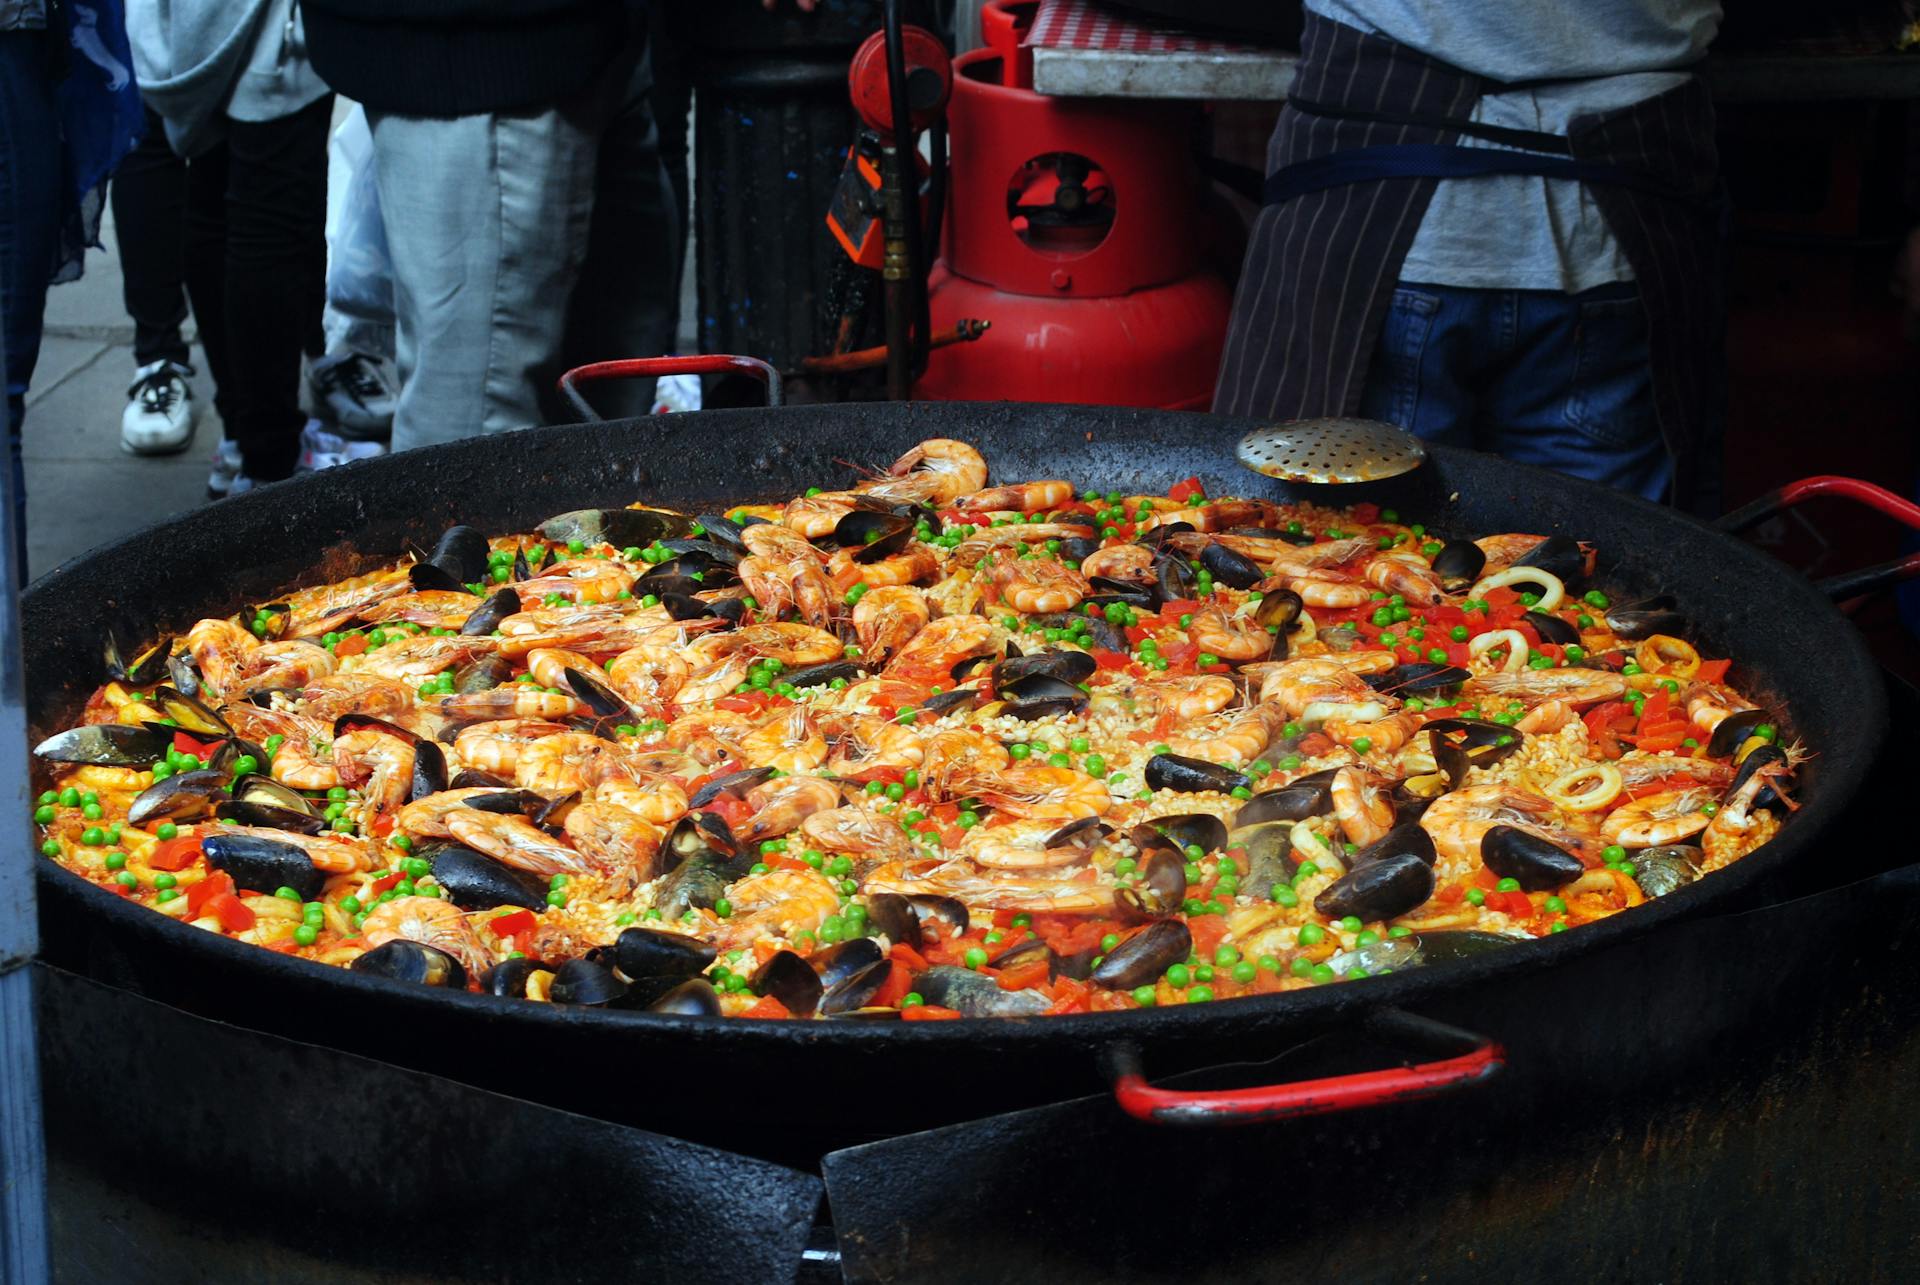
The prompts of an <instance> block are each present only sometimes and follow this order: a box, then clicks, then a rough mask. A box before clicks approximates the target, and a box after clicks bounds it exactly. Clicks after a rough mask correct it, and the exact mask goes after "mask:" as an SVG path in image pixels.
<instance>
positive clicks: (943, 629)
mask: <svg viewBox="0 0 1920 1285" xmlns="http://www.w3.org/2000/svg"><path fill="white" fill-rule="evenodd" d="M997 647H998V644H997V642H996V641H995V635H994V630H993V626H992V625H990V624H988V623H987V622H986V621H985V620H983V619H981V618H980V617H979V616H943V617H941V618H940V619H939V620H936V621H934V622H933V623H932V624H930V625H928V626H927V627H926V628H925V629H922V630H921V631H920V632H919V633H917V634H915V635H914V636H913V637H912V638H911V639H910V640H908V642H907V644H906V645H905V646H903V647H902V648H901V649H900V650H899V651H898V652H896V653H895V654H894V657H893V660H892V661H891V662H889V664H888V665H887V669H886V673H887V676H888V677H890V678H903V679H909V680H915V679H917V680H924V681H926V682H930V683H945V682H950V681H951V680H952V676H953V667H954V666H955V665H957V664H959V663H960V662H961V661H963V660H968V659H970V658H972V657H974V656H984V655H987V654H988V653H989V652H994V651H996V650H997Z"/></svg>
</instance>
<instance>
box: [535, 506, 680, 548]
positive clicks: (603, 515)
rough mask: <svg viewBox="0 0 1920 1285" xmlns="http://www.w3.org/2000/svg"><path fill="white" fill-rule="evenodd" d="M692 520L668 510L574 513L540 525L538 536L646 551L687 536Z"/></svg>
mask: <svg viewBox="0 0 1920 1285" xmlns="http://www.w3.org/2000/svg"><path fill="white" fill-rule="evenodd" d="M692 529H693V519H692V518H690V517H688V516H687V515H686V514H684V513H675V512H673V511H672V510H670V509H574V510H572V511H571V512H568V513H557V514H555V515H554V516H553V517H550V518H548V519H547V520H546V521H545V522H542V523H541V524H540V534H541V535H543V536H545V537H546V538H547V539H549V540H556V541H559V542H561V543H563V544H564V543H566V542H568V541H572V540H579V541H581V542H582V543H583V544H586V545H588V546H592V545H596V544H602V543H605V544H610V545H612V546H613V547H614V548H616V549H629V548H633V547H635V546H638V547H641V548H645V547H646V546H647V545H650V544H652V543H653V542H654V541H655V540H668V539H672V538H673V537H674V536H677V535H686V534H687V533H688V532H689V531H691V530H692Z"/></svg>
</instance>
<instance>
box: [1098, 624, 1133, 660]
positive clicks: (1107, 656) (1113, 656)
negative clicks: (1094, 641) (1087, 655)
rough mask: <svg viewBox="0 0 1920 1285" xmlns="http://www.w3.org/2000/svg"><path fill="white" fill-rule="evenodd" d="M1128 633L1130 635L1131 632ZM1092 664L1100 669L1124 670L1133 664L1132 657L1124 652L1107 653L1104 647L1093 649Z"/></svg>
mask: <svg viewBox="0 0 1920 1285" xmlns="http://www.w3.org/2000/svg"><path fill="white" fill-rule="evenodd" d="M1128 632H1129V633H1131V632H1132V630H1129V631H1128ZM1136 641H1137V640H1136ZM1093 663H1094V664H1095V665H1096V666H1098V667H1099V668H1101V669H1125V668H1126V667H1127V666H1128V665H1131V664H1132V663H1133V657H1131V656H1129V655H1127V653H1126V652H1124V651H1108V650H1107V649H1106V648H1105V647H1096V648H1094V649H1093Z"/></svg>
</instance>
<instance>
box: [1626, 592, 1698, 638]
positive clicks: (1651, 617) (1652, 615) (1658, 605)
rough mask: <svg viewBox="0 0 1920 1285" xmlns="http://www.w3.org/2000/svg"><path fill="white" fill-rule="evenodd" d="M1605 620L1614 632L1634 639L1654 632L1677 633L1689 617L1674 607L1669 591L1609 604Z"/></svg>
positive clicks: (1682, 631) (1682, 630) (1685, 625)
mask: <svg viewBox="0 0 1920 1285" xmlns="http://www.w3.org/2000/svg"><path fill="white" fill-rule="evenodd" d="M1606 622H1607V628H1609V629H1611V630H1613V632H1614V633H1615V634H1618V635H1619V636H1620V637H1622V638H1626V639H1629V640H1631V641H1635V642H1637V641H1639V640H1640V639H1642V638H1651V637H1652V636H1653V635H1654V634H1672V635H1675V636H1678V635H1679V634H1682V633H1684V632H1686V628H1687V618H1686V617H1685V616H1683V615H1681V614H1680V612H1679V611H1678V610H1676V609H1675V607H1674V603H1673V599H1672V598H1671V597H1669V596H1667V595H1666V594H1660V595H1658V596H1656V597H1652V598H1643V599H1641V600H1640V601H1639V602H1626V603H1616V604H1615V605H1613V606H1611V607H1609V608H1607V614H1606Z"/></svg>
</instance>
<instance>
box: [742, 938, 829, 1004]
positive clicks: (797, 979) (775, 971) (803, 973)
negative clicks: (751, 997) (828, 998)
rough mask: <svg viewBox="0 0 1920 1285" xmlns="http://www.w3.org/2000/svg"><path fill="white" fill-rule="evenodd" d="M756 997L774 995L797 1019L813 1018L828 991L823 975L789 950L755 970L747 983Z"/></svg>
mask: <svg viewBox="0 0 1920 1285" xmlns="http://www.w3.org/2000/svg"><path fill="white" fill-rule="evenodd" d="M748 985H749V987H751V989H752V990H753V993H754V994H755V995H771V996H773V997H774V998H775V999H777V1000H779V1001H780V1003H781V1005H782V1006H784V1007H785V1008H786V1010H787V1011H788V1012H789V1013H792V1014H793V1015H794V1016H795V1017H812V1016H813V1011H814V1009H816V1008H818V1007H819V1005H820V996H821V994H822V993H824V992H825V990H826V987H825V985H823V984H822V982H821V981H820V974H818V973H816V972H814V971H813V969H811V968H809V967H808V966H807V961H806V960H804V959H802V958H800V956H798V955H796V954H794V953H793V952H792V951H790V950H783V951H780V952H779V953H777V954H775V955H774V957H773V958H772V959H769V960H768V961H767V962H766V963H764V964H762V965H760V967H759V968H757V969H755V970H754V974H753V977H752V978H751V980H750V981H749V982H748Z"/></svg>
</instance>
